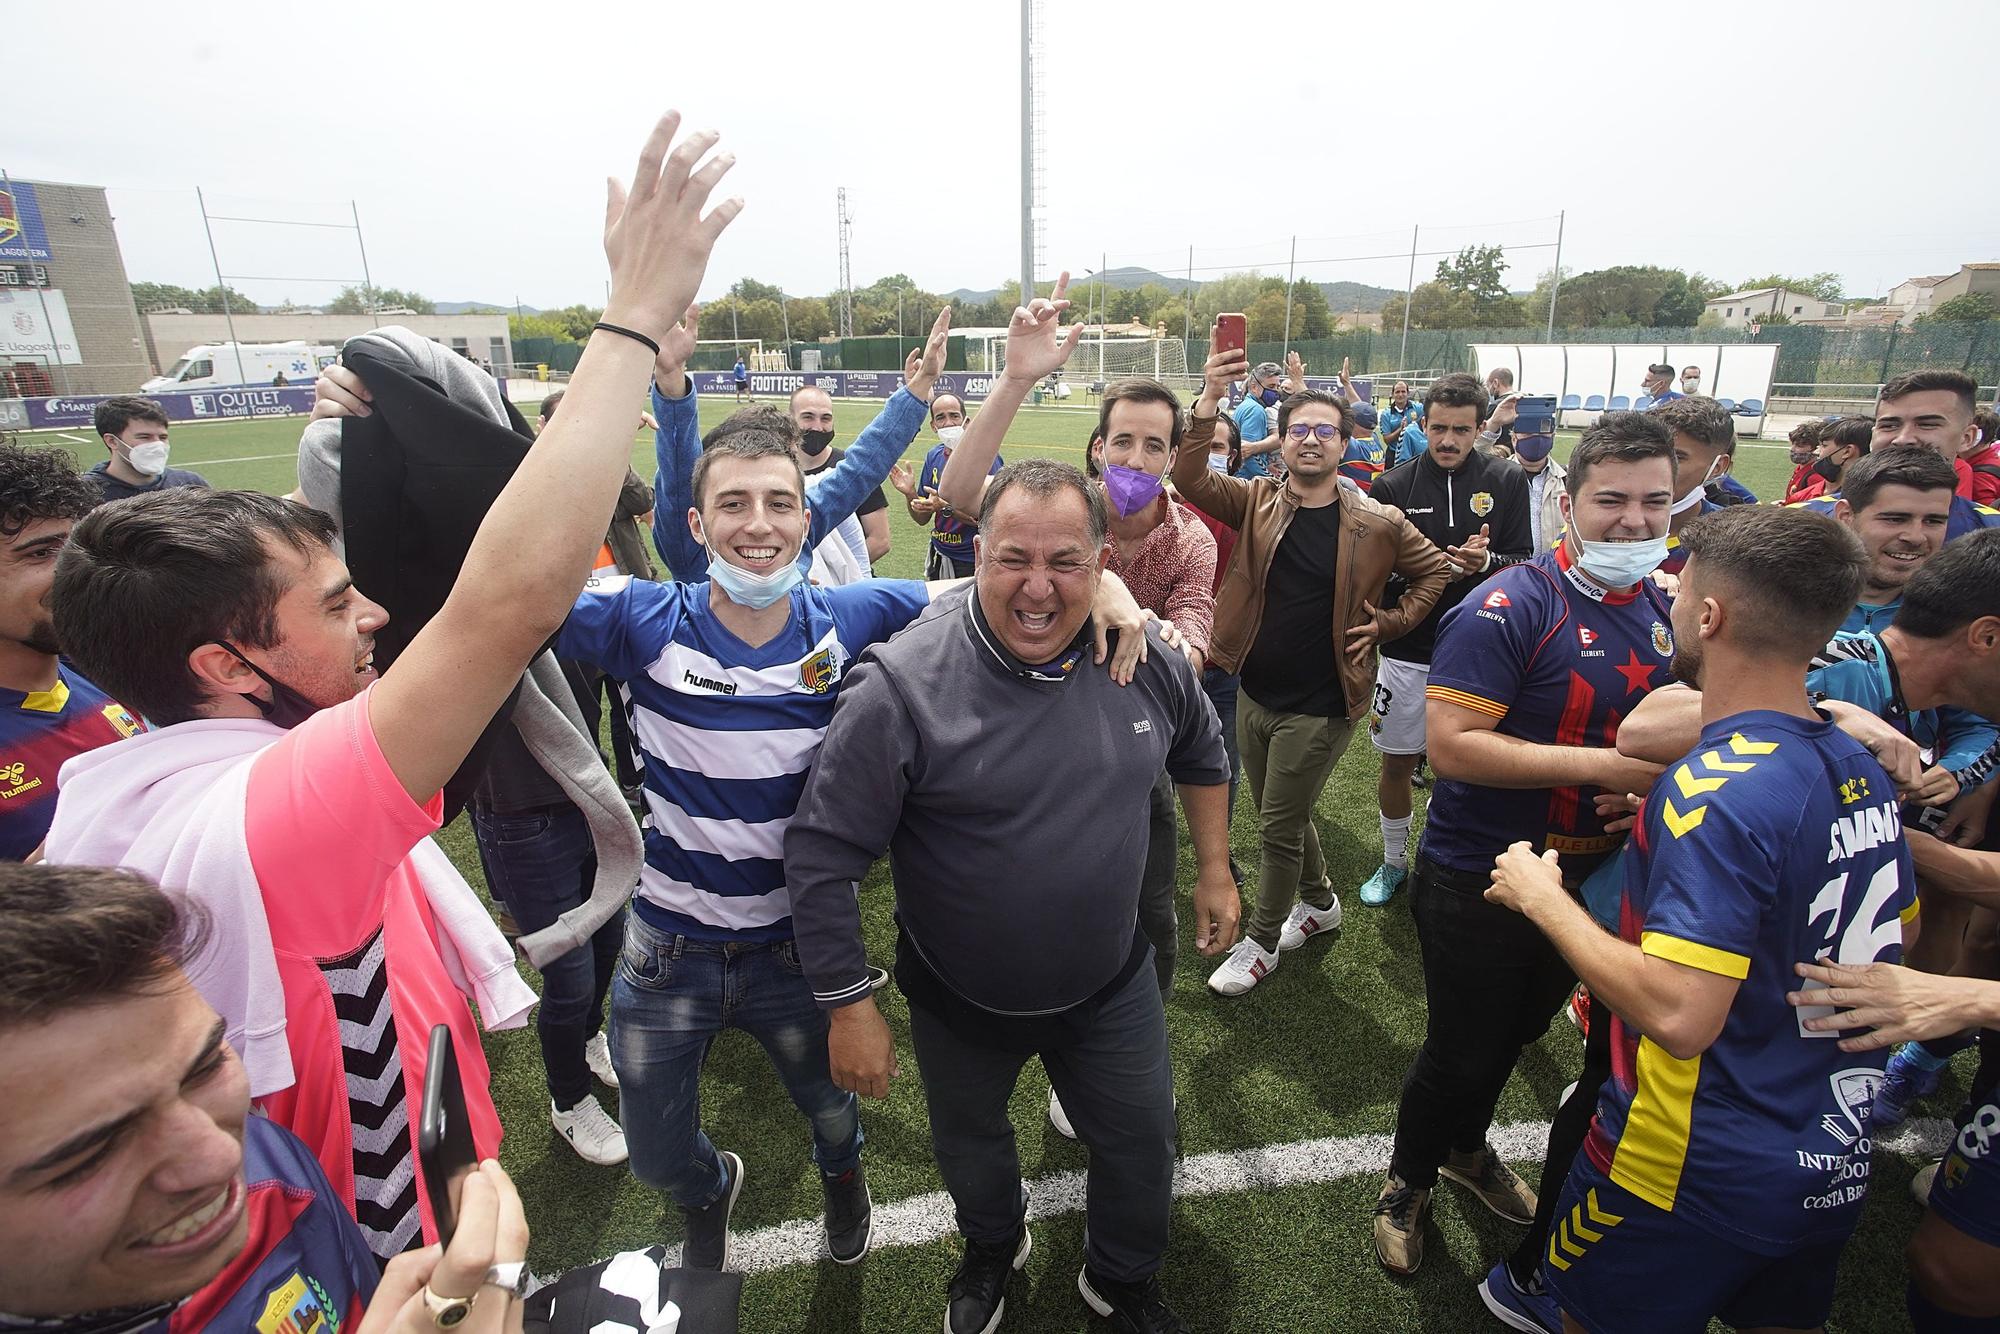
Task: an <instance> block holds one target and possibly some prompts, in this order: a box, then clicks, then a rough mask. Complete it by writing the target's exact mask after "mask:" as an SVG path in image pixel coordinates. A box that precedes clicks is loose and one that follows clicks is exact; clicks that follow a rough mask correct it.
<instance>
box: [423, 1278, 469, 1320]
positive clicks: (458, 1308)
mask: <svg viewBox="0 0 2000 1334" xmlns="http://www.w3.org/2000/svg"><path fill="white" fill-rule="evenodd" d="M423 1295H424V1306H425V1307H426V1308H428V1309H429V1311H430V1313H431V1323H432V1324H433V1325H436V1326H437V1327H438V1328H439V1329H452V1328H455V1327H456V1326H458V1325H460V1324H462V1323H464V1321H465V1318H466V1317H467V1316H469V1315H471V1314H472V1301H473V1299H472V1298H471V1297H440V1296H438V1295H437V1294H436V1293H435V1292H432V1291H431V1289H430V1285H429V1284H428V1283H426V1284H425V1285H424V1291H423Z"/></svg>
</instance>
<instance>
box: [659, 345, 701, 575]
mask: <svg viewBox="0 0 2000 1334" xmlns="http://www.w3.org/2000/svg"><path fill="white" fill-rule="evenodd" d="M700 326H701V312H700V311H699V310H698V309H696V308H695V307H694V306H689V307H688V310H687V318H686V319H684V320H682V321H681V322H680V323H679V324H676V325H675V326H674V327H673V328H672V329H671V330H669V331H668V334H667V336H666V337H665V338H662V339H661V340H660V355H659V357H658V358H657V359H656V360H655V361H654V363H653V416H654V417H655V418H656V419H657V421H656V424H655V425H654V427H653V459H654V462H655V464H656V466H657V468H658V471H656V472H655V473H654V475H653V545H654V546H655V547H658V548H659V551H660V559H661V560H663V561H665V562H666V565H667V573H668V574H671V575H672V576H673V577H674V578H676V579H680V580H684V581H687V582H694V581H695V580H699V579H703V578H706V577H707V575H708V552H706V551H705V550H703V549H702V545H701V543H699V542H697V541H695V540H694V534H693V533H692V532H690V531H689V530H688V521H687V515H688V511H689V510H690V509H692V508H694V462H695V460H696V459H698V458H700V457H701V405H700V402H699V400H698V399H697V398H696V397H695V392H694V379H693V377H691V376H689V375H688V373H687V369H686V367H687V363H688V358H689V357H691V356H693V355H694V347H695V339H696V338H698V337H699V336H700V334H701V327H700Z"/></svg>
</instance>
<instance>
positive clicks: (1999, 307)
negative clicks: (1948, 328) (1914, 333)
mask: <svg viewBox="0 0 2000 1334" xmlns="http://www.w3.org/2000/svg"><path fill="white" fill-rule="evenodd" d="M1993 319H2000V303H1996V302H1995V301H1994V300H1993V297H1992V296H1991V294H1989V293H1986V292H1967V293H1966V294H1965V295H1964V296H1955V297H1953V298H1952V299H1951V300H1949V301H1947V302H1945V303H1944V304H1943V305H1941V306H1938V307H1937V308H1936V309H1934V310H1932V311H1931V312H1930V313H1929V314H1927V315H1919V316H1918V317H1917V319H1916V321H1915V323H1917V324H1919V325H1924V324H1950V323H1956V322H1964V323H1966V324H1977V323H1983V322H1985V321H1987V320H1993Z"/></svg>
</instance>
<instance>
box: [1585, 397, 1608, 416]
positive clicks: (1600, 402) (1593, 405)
mask: <svg viewBox="0 0 2000 1334" xmlns="http://www.w3.org/2000/svg"><path fill="white" fill-rule="evenodd" d="M1583 410H1584V411H1585V412H1602V411H1604V395H1602V394H1592V395H1591V396H1590V397H1589V398H1586V399H1585V400H1584V401H1583Z"/></svg>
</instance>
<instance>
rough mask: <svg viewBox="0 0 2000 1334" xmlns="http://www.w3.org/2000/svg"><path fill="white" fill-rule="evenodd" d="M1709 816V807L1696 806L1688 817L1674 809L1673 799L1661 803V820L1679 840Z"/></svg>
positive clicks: (1668, 798)
mask: <svg viewBox="0 0 2000 1334" xmlns="http://www.w3.org/2000/svg"><path fill="white" fill-rule="evenodd" d="M1707 814H1708V807H1706V806H1696V807H1695V808H1694V809H1693V810H1690V811H1689V812H1688V813H1687V814H1686V815H1683V814H1681V813H1680V812H1679V811H1677V810H1675V809H1674V799H1673V798H1672V797H1667V798H1665V799H1664V800H1662V801H1661V802H1660V818H1661V819H1662V820H1664V821H1666V824H1667V829H1668V831H1669V832H1670V833H1672V834H1673V836H1674V837H1675V838H1679V837H1680V836H1681V835H1683V834H1685V833H1687V831H1688V830H1690V829H1692V828H1694V827H1695V826H1696V825H1698V824H1700V823H1701V822H1702V819H1703V817H1705V816H1706V815H1707Z"/></svg>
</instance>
